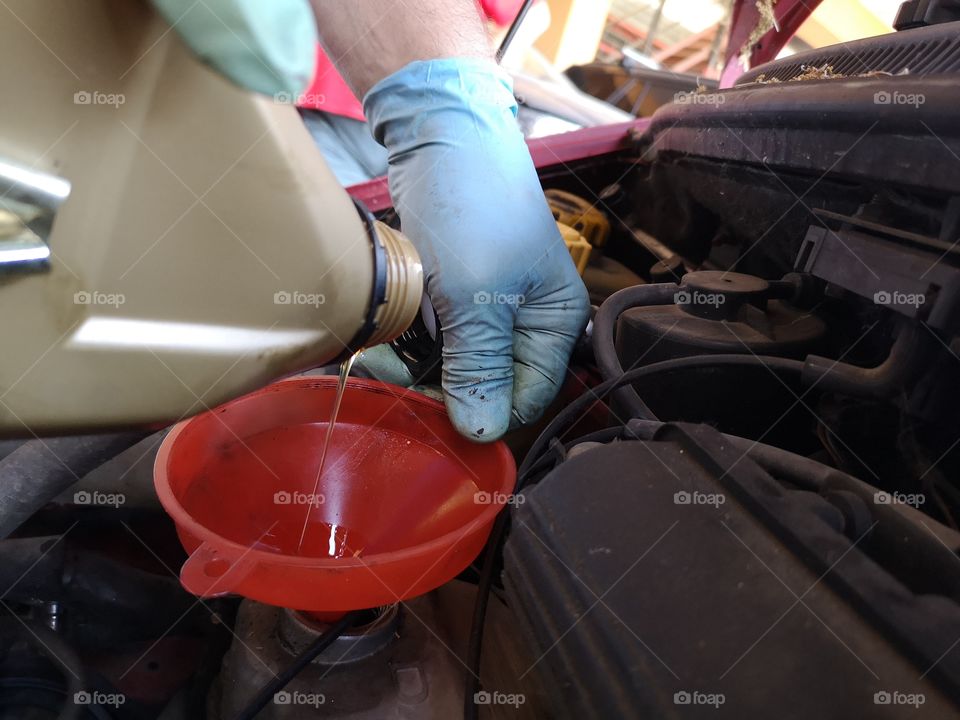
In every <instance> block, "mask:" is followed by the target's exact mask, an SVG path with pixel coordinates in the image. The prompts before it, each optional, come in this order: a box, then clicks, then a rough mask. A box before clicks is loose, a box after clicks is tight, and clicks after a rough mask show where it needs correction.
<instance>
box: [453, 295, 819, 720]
mask: <svg viewBox="0 0 960 720" xmlns="http://www.w3.org/2000/svg"><path fill="white" fill-rule="evenodd" d="M644 287H655V286H651V285H647V286H644ZM621 292H622V291H621ZM617 294H619V293H617ZM613 297H614V296H612V295H611V298H613ZM604 304H606V303H604ZM595 327H596V326H595ZM718 365H720V366H722V365H734V366H738V367H766V368H768V369H769V370H771V371H773V372H786V373H795V374H799V373H802V372H803V362H801V361H800V360H789V359H786V358H780V357H771V356H767V355H695V356H693V357H684V358H674V359H672V360H664V361H662V362H656V363H652V364H650V365H644V366H643V367H639V368H636V369H634V370H631V371H629V372H626V373H623V374H622V375H621V376H620V377H619V378H614V379H611V380H607V381H605V382H602V383H600V384H599V385H597V386H596V387H594V388H592V389H591V390H588V391H587V392H585V393H584V394H583V395H581V396H580V397H578V398H577V399H576V400H574V401H573V402H572V403H570V404H569V405H567V407H565V408H564V409H563V410H561V411H560V412H559V413H558V414H557V416H556V417H555V418H554V419H553V420H551V421H550V423H549V424H548V425H547V426H546V427H545V428H544V429H543V432H541V433H540V435H539V436H538V437H537V439H536V440H535V441H534V443H533V445H532V446H531V447H530V450H529V451H528V452H527V455H526V457H524V459H523V463H522V464H521V465H520V469H519V471H518V472H517V483H516V486H515V488H514V492H519V491H520V490H522V489H523V488H524V486H525V485H526V484H527V483H528V482H529V480H530V475H531V473H530V470H531V469H532V468H533V467H534V465H535V464H536V463H537V460H538V459H539V457H540V455H541V454H542V453H543V451H544V449H546V447H547V446H548V445H549V444H550V441H551V440H552V439H553V438H555V437H557V436H558V435H559V434H560V433H561V432H563V431H564V430H565V429H567V427H569V426H570V425H572V424H573V423H574V422H576V420H577V418H578V417H579V416H580V414H581V413H582V412H583V411H585V410H586V409H587V408H588V407H590V405H592V404H593V403H595V402H597V401H598V400H603V399H604V398H605V397H606V396H607V395H609V394H610V393H611V392H613V391H615V390H617V389H618V388H620V387H623V386H624V385H629V384H630V383H632V382H636V381H637V380H641V379H643V378H646V377H650V376H651V375H657V374H659V373H665V372H672V371H675V370H689V369H694V368H709V367H715V366H718ZM508 519H509V515H508V513H506V512H504V511H501V512H500V514H499V515H498V516H497V520H496V522H495V523H494V525H493V529H492V530H491V532H490V538H489V539H488V540H487V550H486V554H485V556H484V558H483V567H482V568H481V570H480V580H479V583H478V585H477V597H476V600H475V602H474V606H473V619H472V621H471V625H470V635H469V641H468V644H467V662H466V665H467V681H466V684H465V689H464V700H463V707H464V709H463V715H464V718H465V720H476V718H477V712H478V709H477V706H476V704H475V703H474V701H473V698H474V695H475V694H476V693H477V691H478V690H479V686H480V681H479V677H480V656H481V653H482V649H483V627H484V623H485V621H486V611H487V603H488V602H489V599H490V589H491V587H492V585H493V573H494V568H495V566H496V556H497V555H498V554H499V552H500V546H501V545H502V543H503V539H504V535H505V533H506V528H507V523H508Z"/></svg>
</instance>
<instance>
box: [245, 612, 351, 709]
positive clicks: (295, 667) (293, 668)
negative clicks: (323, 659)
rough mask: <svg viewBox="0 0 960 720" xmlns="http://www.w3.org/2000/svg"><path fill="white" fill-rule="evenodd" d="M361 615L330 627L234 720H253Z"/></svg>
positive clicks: (343, 619)
mask: <svg viewBox="0 0 960 720" xmlns="http://www.w3.org/2000/svg"><path fill="white" fill-rule="evenodd" d="M361 613H362V611H360V610H353V611H351V612H348V613H347V614H346V615H344V616H343V617H342V618H340V619H339V620H337V622H335V623H334V624H333V625H331V626H330V627H329V628H328V629H327V630H326V631H325V632H324V633H323V634H322V635H320V636H319V637H318V638H317V639H316V640H314V641H313V642H312V643H310V645H309V646H308V647H307V648H306V650H304V651H303V652H302V653H300V654H299V655H297V657H295V658H294V659H293V662H292V663H290V665H288V666H287V668H286V669H285V670H283V671H282V672H281V673H280V674H279V675H277V676H276V677H275V678H274V679H273V680H271V681H270V682H268V683H267V684H265V685H264V686H263V687H262V688H260V690H259V691H257V694H256V695H254V696H253V698H252V699H251V700H250V702H248V703H247V705H246V707H244V708H243V709H242V710H241V711H240V712H239V713H237V714H236V715H235V716H234V720H253V718H255V717H256V716H257V715H258V714H259V713H260V711H261V710H263V709H264V708H265V707H266V706H267V704H268V703H269V702H270V701H271V700H273V696H274V695H276V694H277V693H278V692H280V691H281V690H283V688H285V687H286V686H287V684H288V683H289V682H290V681H291V680H293V679H294V678H295V677H296V676H297V675H299V674H300V671H302V670H303V669H304V668H305V667H307V665H309V664H310V663H312V662H313V661H314V660H315V659H316V658H317V656H318V655H319V654H320V653H322V652H323V651H324V650H326V649H327V648H328V647H330V645H332V644H333V642H334V641H335V640H336V639H337V638H338V637H340V636H341V635H342V634H343V633H344V631H345V630H346V629H347V628H349V627H350V626H351V625H353V624H354V623H355V622H356V621H357V619H358V618H359V617H360V616H361Z"/></svg>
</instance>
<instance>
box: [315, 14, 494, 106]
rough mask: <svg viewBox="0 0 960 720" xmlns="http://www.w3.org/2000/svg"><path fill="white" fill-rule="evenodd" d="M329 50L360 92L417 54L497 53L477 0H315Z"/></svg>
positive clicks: (424, 57) (422, 57) (423, 57)
mask: <svg viewBox="0 0 960 720" xmlns="http://www.w3.org/2000/svg"><path fill="white" fill-rule="evenodd" d="M311 2H312V4H313V9H314V11H315V13H316V15H317V28H318V30H319V32H320V39H321V42H322V43H323V46H324V48H325V49H326V51H327V54H328V55H329V56H330V58H331V59H332V60H333V62H334V63H335V64H336V66H337V69H338V70H339V71H340V73H341V74H342V75H343V77H344V78H345V79H346V81H347V82H348V83H349V84H350V86H351V88H353V91H354V92H355V93H356V94H357V96H358V97H363V95H365V94H366V92H367V90H369V89H370V88H371V87H373V86H374V85H375V84H376V83H377V82H379V81H380V80H382V79H383V78H385V77H386V76H387V75H390V74H391V73H394V72H396V71H397V70H399V69H400V68H402V67H404V66H405V65H407V64H409V63H411V62H413V61H414V60H433V59H435V58H447V57H484V58H486V57H492V55H493V52H492V49H491V47H490V40H489V38H488V37H487V32H486V26H485V24H484V22H483V18H482V15H481V12H480V9H479V8H478V6H477V3H476V0H405V1H404V0H311Z"/></svg>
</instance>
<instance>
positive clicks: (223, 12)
mask: <svg viewBox="0 0 960 720" xmlns="http://www.w3.org/2000/svg"><path fill="white" fill-rule="evenodd" d="M153 4H154V6H155V7H156V8H157V10H158V11H159V12H160V14H161V15H162V16H163V17H164V19H166V21H167V22H169V23H170V24H171V25H172V26H173V28H174V29H175V30H176V31H177V32H178V33H179V34H180V36H181V37H182V38H183V39H184V41H185V42H186V43H187V45H188V46H189V47H190V49H191V50H193V51H194V52H195V53H196V54H197V55H199V56H200V58H201V59H202V60H203V61H204V62H206V63H207V64H208V65H211V66H212V67H213V68H214V69H215V70H217V71H219V72H220V73H222V74H223V75H225V76H226V77H227V78H229V79H230V80H232V81H233V82H234V83H236V84H237V85H240V86H242V87H244V88H247V89H250V90H255V91H257V92H260V93H263V94H265V95H272V96H278V95H280V96H286V97H288V98H290V102H293V101H294V100H295V99H296V97H297V96H298V95H299V94H300V93H301V92H303V90H304V88H306V87H307V85H309V84H310V81H311V80H312V79H313V72H314V70H315V69H316V59H317V55H316V52H317V23H316V19H315V18H314V14H313V10H312V8H311V7H310V3H309V2H307V0H269V1H268V2H265V1H264V0H202V2H196V1H195V0H153Z"/></svg>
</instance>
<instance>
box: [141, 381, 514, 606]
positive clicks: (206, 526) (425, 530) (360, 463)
mask: <svg viewBox="0 0 960 720" xmlns="http://www.w3.org/2000/svg"><path fill="white" fill-rule="evenodd" d="M336 385H337V383H336V378H327V377H322V378H301V379H296V380H286V381H284V382H280V383H277V384H275V385H271V386H269V387H267V388H264V389H263V390H260V391H258V392H255V393H253V394H251V395H247V396H245V397H242V398H239V399H237V400H234V401H232V402H230V403H227V404H226V405H222V406H220V407H218V408H215V409H214V410H212V411H210V412H207V413H204V414H202V415H198V416H197V417H194V418H192V419H190V420H187V421H186V422H182V423H180V424H179V425H177V426H176V427H174V428H173V430H171V432H170V433H169V434H168V435H167V437H166V439H165V440H164V441H163V444H162V445H161V446H160V452H159V454H158V456H157V462H156V466H155V469H154V480H155V484H156V488H157V494H158V495H159V496H160V502H161V503H163V507H164V508H165V509H166V511H167V512H168V513H169V514H170V516H171V517H172V518H173V520H174V522H175V523H176V526H177V533H178V535H179V536H180V541H181V542H182V543H183V546H184V548H185V549H186V550H187V552H188V553H189V554H190V557H189V558H188V559H187V561H186V563H184V566H183V569H182V570H181V571H180V581H181V582H182V583H183V586H184V587H185V588H186V589H187V590H189V591H190V592H192V593H194V594H196V595H200V596H202V597H216V596H219V595H225V594H228V593H236V594H239V595H243V596H246V597H249V598H253V599H255V600H259V601H260V602H264V603H268V604H271V605H279V606H282V607H289V608H295V609H298V610H308V611H314V612H324V613H334V612H345V611H347V610H354V609H358V608H372V607H377V606H380V605H386V604H388V603H394V602H398V601H400V600H403V599H406V598H410V597H414V596H416V595H420V594H422V593H425V592H428V591H429V590H432V589H433V588H435V587H437V586H439V585H442V584H443V583H445V582H446V581H447V580H449V579H451V578H453V577H454V576H456V575H457V574H458V573H459V572H461V571H462V570H463V569H464V568H465V567H466V566H467V565H468V564H469V563H470V562H471V561H472V560H473V559H474V558H475V557H476V556H477V554H478V553H479V552H480V550H481V549H482V548H483V545H484V543H485V542H486V539H487V535H488V534H489V532H490V528H491V526H492V524H493V520H494V517H495V516H496V514H497V512H498V511H499V510H500V509H501V508H502V502H503V500H504V499H505V498H506V496H507V494H508V493H510V492H511V491H512V489H513V484H514V478H515V475H516V468H515V466H514V462H513V457H512V456H511V454H510V452H509V450H508V449H507V447H506V446H505V445H504V444H503V443H500V442H497V443H492V444H489V445H477V444H474V443H472V442H470V441H468V440H466V439H465V438H463V437H461V436H460V435H459V434H458V433H457V432H456V430H454V428H453V426H452V425H451V424H450V421H449V420H448V419H447V414H446V411H445V410H444V408H443V405H442V404H441V403H439V402H437V401H435V400H431V399H429V398H426V397H424V396H422V395H419V394H417V393H414V392H412V391H409V390H404V389H402V388H398V387H394V386H392V385H385V384H384V383H380V382H376V381H372V380H357V379H351V380H350V381H349V383H348V385H347V389H346V393H345V394H344V398H343V404H342V406H341V407H340V416H339V418H338V420H337V424H336V429H335V431H334V435H333V439H332V441H331V443H330V450H329V453H328V455H327V460H326V465H325V467H324V471H323V475H322V477H321V479H320V486H319V488H318V490H317V494H316V495H317V496H316V497H308V494H310V493H312V492H313V486H314V482H315V480H316V477H317V464H318V462H319V460H320V452H321V448H322V446H323V439H324V434H325V433H326V430H327V425H328V420H329V417H330V412H331V409H332V407H333V400H334V395H335V394H336ZM308 514H309V516H310V525H309V528H308V530H307V534H306V538H305V540H304V544H303V548H302V550H301V554H299V555H298V554H297V546H298V543H299V540H300V532H301V530H302V528H303V522H304V519H305V518H306V517H307V515H308Z"/></svg>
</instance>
